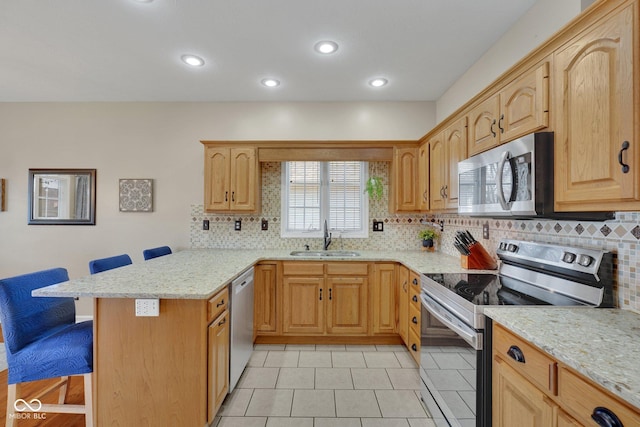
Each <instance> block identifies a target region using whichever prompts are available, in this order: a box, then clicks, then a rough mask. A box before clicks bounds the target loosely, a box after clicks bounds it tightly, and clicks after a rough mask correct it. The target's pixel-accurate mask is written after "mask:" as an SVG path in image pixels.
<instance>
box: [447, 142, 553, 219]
mask: <svg viewBox="0 0 640 427" xmlns="http://www.w3.org/2000/svg"><path fill="white" fill-rule="evenodd" d="M458 185H459V191H460V192H459V193H458V194H459V199H458V213H459V214H462V215H471V216H492V217H504V216H515V217H535V216H550V215H552V214H553V133H552V132H540V133H534V134H530V135H526V136H523V137H522V138H519V139H516V140H514V141H511V142H508V143H506V144H503V145H500V146H498V147H496V148H493V149H491V150H488V151H485V152H483V153H480V154H478V155H475V156H472V157H470V158H468V159H466V160H463V161H461V162H459V163H458Z"/></svg>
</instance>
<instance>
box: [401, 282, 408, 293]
mask: <svg viewBox="0 0 640 427" xmlns="http://www.w3.org/2000/svg"><path fill="white" fill-rule="evenodd" d="M402 290H403V291H405V292H407V282H404V283H403V284H402Z"/></svg>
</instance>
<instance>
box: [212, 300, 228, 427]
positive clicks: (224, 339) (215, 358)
mask: <svg viewBox="0 0 640 427" xmlns="http://www.w3.org/2000/svg"><path fill="white" fill-rule="evenodd" d="M208 341H209V360H208V366H207V369H208V379H209V385H208V390H209V397H208V405H207V421H208V422H209V423H212V422H213V418H214V417H215V415H216V412H217V411H218V409H219V408H220V406H221V405H222V401H223V400H224V398H225V397H226V396H227V392H228V391H229V347H230V344H229V311H225V312H224V313H223V314H222V315H220V316H219V317H218V318H217V319H216V320H214V321H213V322H212V323H211V324H210V325H209V328H208Z"/></svg>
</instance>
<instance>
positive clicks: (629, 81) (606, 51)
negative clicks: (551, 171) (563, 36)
mask: <svg viewBox="0 0 640 427" xmlns="http://www.w3.org/2000/svg"><path fill="white" fill-rule="evenodd" d="M638 16H639V11H638V2H637V1H628V2H625V3H624V4H623V5H622V6H621V7H620V8H618V9H617V10H616V11H615V12H614V13H612V14H609V15H606V17H604V18H602V19H600V21H598V22H596V23H595V24H594V25H590V26H589V27H588V29H587V30H586V31H583V32H582V33H579V34H578V35H577V36H575V37H574V38H572V39H571V40H569V41H568V42H567V43H565V44H564V45H563V46H562V47H561V48H560V49H558V50H557V51H556V53H555V58H554V70H553V79H554V87H555V89H554V111H557V113H556V114H555V118H556V119H555V129H554V130H555V208H556V210H557V211H606V210H638V209H640V182H639V179H640V172H639V171H638V166H639V164H640V162H639V160H640V159H639V158H638V156H639V153H640V150H638V147H637V144H638V126H639V125H638V124H639V123H640V120H639V119H638V112H639V111H640V107H639V103H640V100H639V98H640V95H639V92H638V87H639V86H640V81H639V79H640V77H639V76H640V64H639V63H638V61H639V60H640V56H639V55H638V50H639V49H640V46H639V45H638V35H637V29H638V25H639V23H638ZM634 32H635V34H634ZM634 97H635V99H634Z"/></svg>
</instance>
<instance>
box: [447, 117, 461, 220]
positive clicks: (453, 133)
mask: <svg viewBox="0 0 640 427" xmlns="http://www.w3.org/2000/svg"><path fill="white" fill-rule="evenodd" d="M444 139H445V141H444V144H445V148H446V150H445V151H446V157H445V165H446V172H445V183H444V195H445V208H446V209H458V162H459V161H461V160H464V159H466V158H467V118H466V117H463V118H461V119H460V120H458V121H457V122H455V123H453V124H452V125H451V126H449V127H448V128H446V129H445V131H444Z"/></svg>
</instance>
